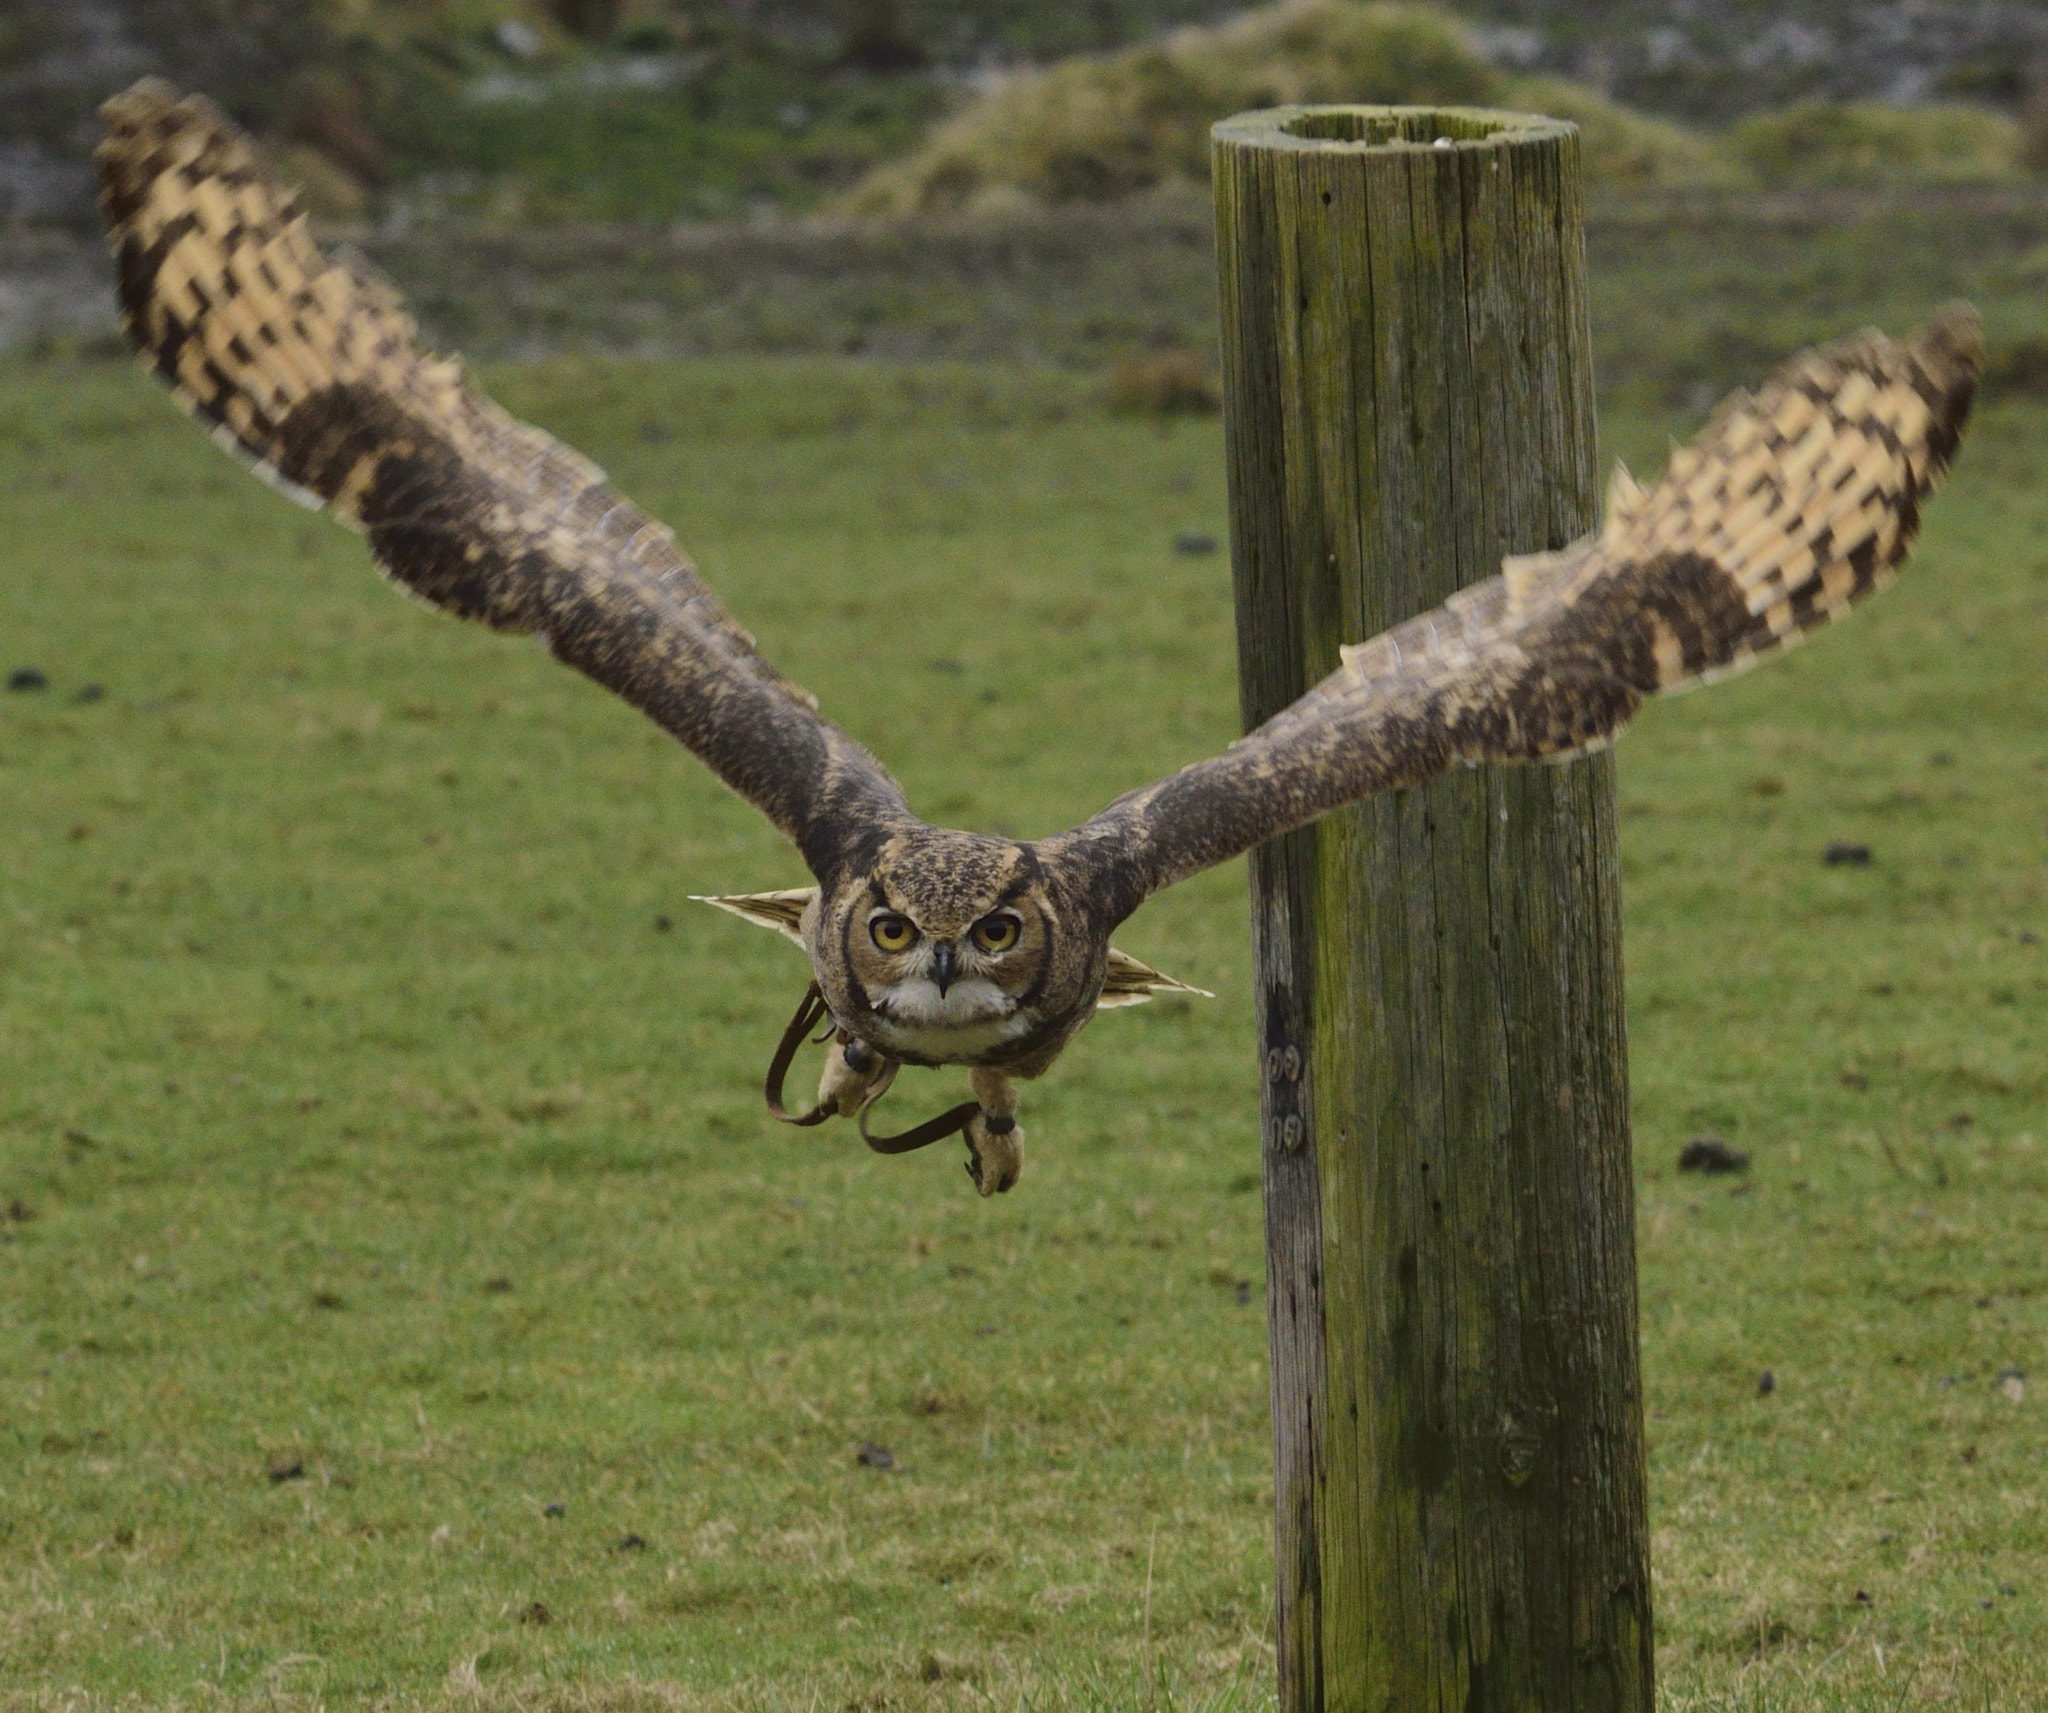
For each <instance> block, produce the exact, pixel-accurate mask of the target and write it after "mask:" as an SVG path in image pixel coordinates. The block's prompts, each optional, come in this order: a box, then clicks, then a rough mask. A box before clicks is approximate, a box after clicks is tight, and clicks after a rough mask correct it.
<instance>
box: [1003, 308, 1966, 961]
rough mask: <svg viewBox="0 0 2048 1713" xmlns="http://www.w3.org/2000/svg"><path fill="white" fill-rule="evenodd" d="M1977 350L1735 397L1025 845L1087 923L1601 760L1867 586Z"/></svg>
mask: <svg viewBox="0 0 2048 1713" xmlns="http://www.w3.org/2000/svg"><path fill="white" fill-rule="evenodd" d="M1981 362H1982V338H1981V334H1980V332H1979V329H1978V324H1977V318H1976V315H1975V313H1974V312H1973V311H1971V310H1969V309H1968V308H1966V307H1961V306H1958V307H1956V308H1954V309H1951V310H1949V311H1947V312H1945V313H1944V314H1943V315H1941V316H1940V317H1939V318H1937V319H1936V320H1935V321H1934V322H1932V323H1931V324H1929V325H1928V326H1927V327H1924V328H1922V329H1921V330H1920V331H1919V332H1918V333H1917V334H1915V335H1914V336H1913V337H1912V338H1910V339H1908V340H1906V341H1904V342H1902V343H1895V342H1894V341H1892V340H1890V339H1887V338H1885V337H1884V336H1883V335H1882V334H1878V333H1865V334H1862V335H1860V336H1858V337H1856V338H1853V339H1849V340H1845V341H1842V342H1841V343H1839V344H1835V345H1830V346H1824V347H1821V348H1819V349H1816V350H1812V351H1807V352H1804V353H1802V354H1800V355H1799V356H1797V357H1794V358H1792V359H1791V360H1790V361H1789V362H1787V363H1786V364H1785V365H1784V366H1783V367H1782V368H1780V369H1779V371H1778V372H1777V373H1776V374H1775V375H1773V376H1772V377H1771V379H1770V380H1769V381H1768V382H1767V383H1766V384H1765V385H1764V386H1763V388H1762V389H1761V390H1760V391H1759V392H1757V393H1756V394H1755V395H1754V396H1753V397H1752V396H1750V395H1748V394H1745V393H1737V394H1735V395H1734V396H1733V397H1732V398H1730V399H1729V400H1728V401H1727V402H1726V403H1724V404H1723V405H1722V406H1721V408H1720V409H1719V410H1718V411H1717V412H1716V413H1715V415H1714V417H1713V418H1712V420H1710V421H1709V422H1708V424H1707V426H1706V428H1705V429H1704V430H1702V432H1701V433H1700V435H1699V437H1698V439H1697V440H1695V441H1694V443H1693V444H1692V445H1691V446H1689V447H1686V448H1684V449H1683V450H1680V451H1677V452H1675V453H1674V454H1673V455H1672V459H1671V466H1670V469H1669V470H1668V471H1667V472H1666V474H1665V476H1664V478H1663V480H1662V481H1661V482H1659V483H1658V484H1657V486H1656V487H1655V488H1654V489H1652V490H1650V491H1649V492H1648V493H1644V492H1642V491H1641V490H1640V489H1637V488H1635V487H1634V485H1633V484H1632V483H1629V482H1627V481H1626V479H1625V478H1624V479H1622V480H1621V481H1618V482H1617V490H1618V491H1617V493H1616V494H1614V495H1613V496H1611V497H1610V503H1609V507H1608V518H1607V522H1606V525H1605V527H1604V528H1602V529H1601V530H1600V531H1598V532H1597V533H1595V534H1593V535H1589V536H1586V537H1585V538H1583V539H1582V540H1580V541H1578V542H1575V543H1574V544H1573V545H1572V546H1570V547H1567V548H1565V549H1564V550H1563V551H1562V552H1559V553H1546V554H1535V555H1530V556H1528V557H1526V558H1518V559H1509V560H1508V561H1507V562H1506V563H1505V565H1504V566H1503V567H1502V572H1501V575H1500V576H1498V577H1495V578H1493V579H1491V580H1490V581H1488V582H1485V583H1481V584H1477V585H1475V586H1473V587H1472V588H1469V589H1466V590H1463V591H1461V592H1460V593H1459V594H1457V595H1454V596H1453V597H1452V598H1451V599H1450V600H1449V601H1448V602H1446V603H1445V604H1444V605H1443V606H1442V607H1440V608H1438V609H1437V610H1436V611H1435V612H1432V613H1426V614H1424V615H1423V616H1422V617H1420V618H1416V619H1411V620H1409V621H1408V622H1407V623H1406V624H1403V625H1398V626H1396V627H1395V628H1394V629H1392V630H1390V631H1387V632H1385V633H1384V634H1382V635H1380V636H1378V637H1375V638H1373V639H1372V640H1371V641H1370V642H1366V643H1362V644H1357V645H1354V646H1352V647H1349V648H1346V649H1344V650H1342V651H1341V653H1342V659H1343V664H1342V665H1341V666H1340V667H1339V668H1338V670H1337V671H1335V672H1334V673H1332V674H1331V675H1330V676H1329V677H1328V678H1326V679H1324V680H1323V682H1322V683H1320V684H1318V685H1317V686H1316V687H1315V688H1314V689H1312V690H1310V691H1309V692H1308V694H1307V695H1305V696H1303V697H1301V698H1300V699H1299V700H1298V701H1295V702H1293V703H1291V704H1290V705H1289V706H1287V707H1286V708H1284V709H1282V710H1281V711H1280V712H1279V713H1278V714H1276V715H1275V716H1274V717H1273V718H1272V719H1270V720H1268V721H1267V722H1266V723H1265V724H1264V725H1262V726H1260V727H1259V728H1258V729H1257V730H1256V731H1253V732H1251V733H1249V734H1247V735H1246V736H1245V737H1243V738H1241V739H1240V740H1239V741H1238V742H1237V743H1235V744H1233V745H1231V747H1230V748H1229V749H1228V750H1226V751H1225V752H1224V753H1223V754H1222V755H1220V756H1216V757H1214V758H1213V759H1211V760H1208V761H1202V762H1197V763H1195V764H1194V765H1193V766H1191V767H1187V768H1183V769H1182V770H1181V771H1180V772H1179V773H1177V774H1174V775H1173V776H1172V777H1170V778H1168V779H1163V780H1160V781H1159V782H1158V783H1157V784H1154V785H1150V786H1147V787H1145V788H1144V789H1143V790H1140V791H1134V792H1132V793H1131V794H1129V795H1128V796H1126V797H1122V798H1119V799H1118V800H1117V801H1116V802H1115V803H1112V804H1111V805H1110V806H1109V807H1108V808H1107V809H1105V810H1103V811H1102V813H1101V814H1099V815H1097V816H1096V817H1095V818H1094V819H1093V820H1091V821H1089V822H1087V823H1085V824H1084V825H1082V826H1080V827H1077V828H1075V829H1074V830H1073V831H1072V832H1069V833H1064V834H1061V835H1059V836H1058V837H1057V838H1054V839H1050V840H1047V841H1046V842H1045V843H1044V845H1043V846H1041V850H1042V851H1043V852H1044V854H1045V855H1046V857H1047V860H1048V861H1056V862H1058V863H1060V864H1061V865H1063V866H1067V867H1068V868H1069V872H1070V873H1075V874H1076V875H1077V877H1078V878H1080V880H1081V882H1082V884H1083V885H1084V887H1085V888H1086V891H1087V894H1088V895H1089V896H1091V897H1093V898H1095V899H1097V900H1098V901H1099V902H1100V904H1101V907H1102V908H1103V909H1104V911H1105V914H1106V918H1107V920H1109V921H1110V922H1111V923H1114V922H1117V921H1120V920H1121V919H1122V918H1123V917H1124V916H1126V915H1128V914H1129V913H1130V911H1132V910H1134V909H1136V908H1137V906H1138V905H1139V903H1141V902H1142V901H1143V900H1144V899H1145V898H1146V897H1147V896H1148V895H1150V894H1151V893H1153V892H1157V891H1158V890H1160V889H1161V888H1162V887H1166V886H1171V885H1172V884H1173V883H1174V882H1175V881H1177V880H1181V879H1184V878H1186V877H1187V876H1188V875H1190V874H1193V873H1195V872H1196V871H1197V870H1200V869H1204V868H1208V867H1210V866H1211V865H1213V864H1215V863H1219V862H1223V861H1225V860H1227V859H1228V858H1230V857H1233V856H1236V855H1238V854H1239V853H1241V852H1243V851H1246V850H1248V849H1250V848H1251V847H1252V846H1253V845H1255V844H1258V843H1260V842H1261V841H1263V840H1265V839H1270V838H1273V837H1275V836H1277V835H1278V834H1281V833H1284V832H1287V831H1289V830H1291V829H1292V828H1295V827H1299V826H1302V825H1304V824H1306V823H1307V822H1309V821H1312V820H1314V819H1315V818H1316V817H1317V816H1319V815H1322V814H1325V813H1327V812H1328V811H1329V810H1331V809H1334V808H1337V807H1338V806H1340V805H1342V804H1345V803H1351V802H1355V801H1357V800H1358V799H1360V798H1362V797H1369V796H1371V795H1373V794H1374V793H1376V792H1380V791H1385V790H1390V789H1393V788H1396V787H1401V786H1412V785H1419V784H1422V783H1424V782H1425V781H1427V780H1430V779H1433V778H1435V777H1436V776H1437V775H1438V774H1440V773H1443V772H1445V771H1446V770H1447V769H1449V768H1451V767H1452V766H1454V765H1457V764H1460V763H1462V764H1464V765H1466V766H1477V765H1479V764H1481V763H1486V762H1508V761H1541V760H1557V759H1563V758H1565V757H1569V756H1572V755H1576V754H1580V753H1583V752H1585V751H1588V750H1592V749H1597V748H1599V747H1601V746H1603V745H1604V744H1606V743H1608V742H1610V741H1611V740H1612V739H1613V738H1614V736H1615V735H1616V733H1617V732H1618V731H1619V730H1620V729H1621V727H1622V726H1623V725H1625V724H1626V723H1627V722H1628V720H1629V719H1630V717H1631V716H1632V715H1633V714H1634V713H1635V711H1636V709H1637V708H1638V707H1639V706H1641V704H1642V702H1643V699H1644V698H1645V697H1647V696H1653V695H1659V694H1663V693H1665V692H1669V691H1673V690H1681V689H1685V688H1687V687H1689V686H1691V685H1694V684H1700V683H1705V682H1707V681H1709V680H1711V679H1714V678H1717V677H1721V676H1724V675H1726V674H1728V673H1732V672H1738V671H1740V670H1742V669H1743V668H1744V667H1746V666H1748V665H1750V664H1751V663H1752V662H1754V661H1755V660H1756V659H1757V658H1758V657H1759V656H1760V655H1763V654H1766V653H1768V652H1770V651H1771V650H1773V649H1777V648H1783V647H1787V646H1790V645H1791V644H1793V643H1795V642H1797V641H1798V640H1799V639H1800V638H1801V637H1802V636H1803V635H1804V634H1805V633H1806V632H1807V631H1809V630H1811V629H1813V628H1814V627H1816V626H1818V625H1821V624H1825V623H1827V622H1828V621H1829V620H1831V619H1835V618H1838V617H1840V616H1841V615H1842V614H1843V613H1844V612H1846V611H1847V610H1848V608H1849V606H1850V604H1851V603H1852V602H1854V601H1856V600H1858V599H1860V598H1861V597H1862V596H1864V595H1866V594H1868V593H1869V592H1870V591H1871V590H1873V589H1876V588H1880V587H1882V586H1883V585H1884V584H1885V583H1887V582H1888V581H1890V579H1891V577H1892V575H1893V574H1894V573H1895V572H1896V571H1897V569H1898V568H1899V566H1900V564H1901V563H1902V562H1903V561H1904V560H1905V557H1906V555H1907V553H1908V552H1909V551H1910V549H1911V547H1912V544H1913V539H1914V536H1915V533H1916V532H1917V529H1918V526H1919V517H1920V503H1921V501H1922V500H1924V499H1925V498H1926V497H1927V495H1928V494H1930V493H1931V492H1932V491H1933V490H1934V488H1935V487H1936V486H1937V485H1938V484H1939V483H1940V481H1941V479H1942V476H1943V475H1944V473H1945V472H1946V471H1947V468H1948V464H1949V461H1950V459H1951V458H1952V457H1953V455H1954V453H1955V449H1956V445H1957V442H1958V440H1959V438H1960V436H1961V434H1962V429H1963V423H1964V421H1965V419H1966V418H1967V416H1968V414H1969V409H1970V403H1971V400H1972V398H1973V397H1974V396H1975V392H1976V384H1977V373H1978V369H1979V367H1980V366H1981Z"/></svg>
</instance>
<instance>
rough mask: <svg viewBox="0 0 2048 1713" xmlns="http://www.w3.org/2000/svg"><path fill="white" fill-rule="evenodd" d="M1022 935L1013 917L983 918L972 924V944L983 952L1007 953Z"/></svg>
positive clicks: (1020, 928) (1021, 924) (1022, 931)
mask: <svg viewBox="0 0 2048 1713" xmlns="http://www.w3.org/2000/svg"><path fill="white" fill-rule="evenodd" d="M1023 933H1024V924H1023V923H1022V922H1020V921H1018V920H1017V918H1016V917H1014V916H984V917H982V919H981V920H980V921H979V922H977V923H975V924H974V943H975V944H976V945H977V946H979V947H980V948H981V949H982V950H983V951H984V952H1007V951H1008V950H1009V949H1010V948H1011V947H1012V946H1014V945H1015V944H1016V943H1017V941H1018V940H1019V939H1020V938H1021V937H1022V935H1023Z"/></svg>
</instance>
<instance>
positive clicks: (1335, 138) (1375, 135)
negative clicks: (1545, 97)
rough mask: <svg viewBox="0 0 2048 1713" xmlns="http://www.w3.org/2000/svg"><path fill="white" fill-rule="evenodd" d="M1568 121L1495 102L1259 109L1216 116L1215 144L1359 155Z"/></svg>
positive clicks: (1492, 143)
mask: <svg viewBox="0 0 2048 1713" xmlns="http://www.w3.org/2000/svg"><path fill="white" fill-rule="evenodd" d="M1577 131H1578V126H1576V125H1574V124H1572V123H1571V121H1570V120H1567V119H1547V118H1544V117H1543V116H1542V115H1541V114H1536V113H1510V112H1508V111H1506V110H1505V109H1503V108H1498V107H1342V106H1340V107H1332V106H1316V107H1301V106H1294V107H1262V108H1260V109H1259V110H1258V111H1256V112H1253V113H1239V114H1237V115H1236V116H1235V117H1233V118H1229V119H1223V120H1219V121H1218V122H1217V123H1216V124H1215V125H1214V126H1213V127H1212V128H1211V130H1210V132H1209V135H1210V137H1211V138H1212V139H1214V141H1215V142H1217V143H1218V144H1234V145H1236V146H1237V147H1239V148H1245V147H1257V148H1267V149H1280V150H1287V151H1298V152H1304V153H1306V152H1313V151H1330V152H1334V153H1339V154H1357V153H1361V152H1363V151H1365V150H1368V149H1386V150H1390V151H1400V150H1415V149H1459V150H1471V149H1499V148H1509V147H1513V146H1514V145H1515V144H1517V143H1539V142H1548V141H1551V140H1552V139H1554V138H1558V137H1566V136H1572V135H1575V134H1576V133H1577Z"/></svg>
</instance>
